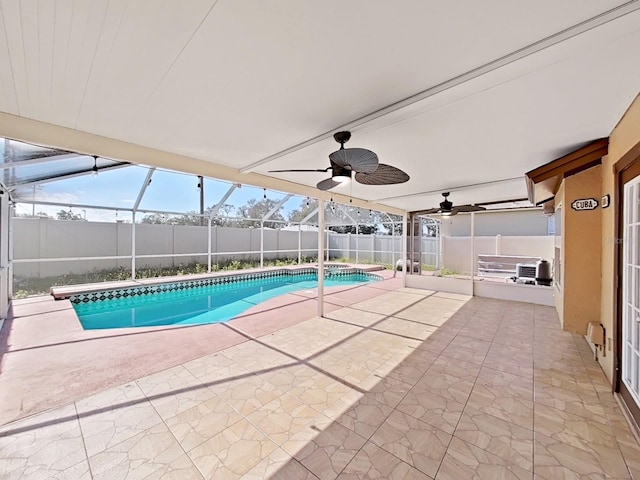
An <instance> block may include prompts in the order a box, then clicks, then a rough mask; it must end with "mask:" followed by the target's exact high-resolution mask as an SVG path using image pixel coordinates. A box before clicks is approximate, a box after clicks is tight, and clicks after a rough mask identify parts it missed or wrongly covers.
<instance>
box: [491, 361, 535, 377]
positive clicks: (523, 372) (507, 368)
mask: <svg viewBox="0 0 640 480" xmlns="http://www.w3.org/2000/svg"><path fill="white" fill-rule="evenodd" d="M482 366H483V367H487V368H491V369H493V370H498V371H499V372H504V373H511V374H513V375H518V376H520V377H524V378H527V379H533V362H532V361H528V360H526V361H520V362H519V361H516V360H512V359H509V358H508V357H505V356H491V357H489V356H487V358H486V359H485V360H484V363H483V365H482Z"/></svg>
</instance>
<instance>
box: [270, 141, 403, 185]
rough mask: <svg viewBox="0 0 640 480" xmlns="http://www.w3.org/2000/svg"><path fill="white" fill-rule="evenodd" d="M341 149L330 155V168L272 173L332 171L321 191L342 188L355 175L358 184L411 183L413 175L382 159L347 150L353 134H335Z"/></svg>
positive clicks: (274, 171) (371, 153)
mask: <svg viewBox="0 0 640 480" xmlns="http://www.w3.org/2000/svg"><path fill="white" fill-rule="evenodd" d="M333 138H334V139H335V141H336V142H338V143H339V144H340V149H339V150H336V151H335V152H333V153H332V154H331V155H329V162H330V165H329V166H328V167H327V168H320V169H289V170H270V171H269V172H270V173H276V172H328V171H329V170H331V177H330V178H327V179H325V180H322V181H321V182H319V183H318V184H317V187H318V188H319V189H320V190H331V189H332V188H334V187H337V186H338V185H341V184H343V183H345V182H348V181H349V180H350V179H351V176H352V173H355V175H354V178H355V180H356V182H358V183H362V184H363V185H394V184H396V183H404V182H406V181H408V180H409V178H410V177H409V175H407V174H406V173H405V172H403V171H402V170H400V169H399V168H396V167H393V166H391V165H387V164H384V163H379V162H378V156H377V155H376V154H375V153H373V152H372V151H371V150H367V149H365V148H344V144H345V143H347V142H348V141H349V139H350V138H351V132H346V131H345V132H337V133H335V134H334V135H333Z"/></svg>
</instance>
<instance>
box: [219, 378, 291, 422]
mask: <svg viewBox="0 0 640 480" xmlns="http://www.w3.org/2000/svg"><path fill="white" fill-rule="evenodd" d="M210 388H211V390H212V391H213V392H214V393H215V394H216V395H218V396H219V397H220V398H222V399H223V400H224V401H225V402H227V403H228V404H229V405H231V406H232V407H233V408H235V409H236V410H237V411H238V412H239V413H240V414H242V415H249V414H250V413H251V412H253V411H255V410H257V409H258V408H260V407H262V406H264V405H266V404H267V403H269V402H271V401H273V400H274V399H276V398H277V397H279V396H280V395H282V394H283V393H284V391H283V390H281V389H280V388H278V387H277V386H275V385H273V384H272V383H270V382H269V380H268V376H267V375H266V374H265V375H251V376H248V377H245V378H240V379H237V380H232V381H229V382H224V383H221V384H216V385H214V386H212V387H210Z"/></svg>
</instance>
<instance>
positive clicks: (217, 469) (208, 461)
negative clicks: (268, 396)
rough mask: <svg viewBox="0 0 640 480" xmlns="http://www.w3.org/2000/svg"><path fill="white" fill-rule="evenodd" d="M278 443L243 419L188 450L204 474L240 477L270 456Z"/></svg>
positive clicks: (225, 478)
mask: <svg viewBox="0 0 640 480" xmlns="http://www.w3.org/2000/svg"><path fill="white" fill-rule="evenodd" d="M276 448H277V447H276V445H275V443H273V442H272V441H271V440H269V439H268V438H267V437H266V435H264V434H263V433H262V432H260V431H259V430H258V429H257V428H256V427H254V426H253V425H251V424H250V423H249V422H248V421H246V420H240V421H239V422H236V423H235V424H233V425H232V426H231V427H229V428H227V429H226V430H224V431H223V432H221V433H219V434H218V435H216V436H215V437H213V438H211V439H209V440H207V441H206V442H204V443H202V444H200V445H198V446H197V447H196V448H194V449H193V450H190V451H189V452H188V454H189V457H190V458H191V460H192V461H193V463H195V465H196V466H197V467H198V469H199V470H200V472H201V473H202V474H203V476H204V477H205V478H215V479H218V478H220V479H223V480H227V479H238V478H241V477H242V476H243V475H245V474H247V473H248V472H249V471H251V469H253V468H254V467H255V466H256V465H258V464H259V463H260V462H261V461H263V460H264V459H265V458H267V457H268V456H269V455H270V454H271V453H272V452H273V451H274V450H275V449H276Z"/></svg>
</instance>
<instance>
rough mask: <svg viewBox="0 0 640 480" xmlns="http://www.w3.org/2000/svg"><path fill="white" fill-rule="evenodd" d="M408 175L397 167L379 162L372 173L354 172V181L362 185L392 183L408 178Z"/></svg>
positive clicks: (404, 180) (402, 181)
mask: <svg viewBox="0 0 640 480" xmlns="http://www.w3.org/2000/svg"><path fill="white" fill-rule="evenodd" d="M409 178H410V177H409V175H407V174H406V173H405V172H403V171H402V170H400V169H399V168H396V167H392V166H391V165H386V164H384V163H381V164H379V165H378V168H377V169H376V170H375V172H373V173H363V172H358V173H356V181H357V182H358V183H362V184H364V185H394V184H396V183H404V182H406V181H408V180H409Z"/></svg>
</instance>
